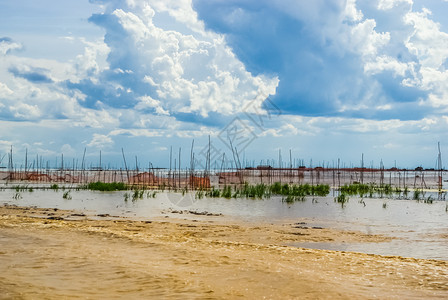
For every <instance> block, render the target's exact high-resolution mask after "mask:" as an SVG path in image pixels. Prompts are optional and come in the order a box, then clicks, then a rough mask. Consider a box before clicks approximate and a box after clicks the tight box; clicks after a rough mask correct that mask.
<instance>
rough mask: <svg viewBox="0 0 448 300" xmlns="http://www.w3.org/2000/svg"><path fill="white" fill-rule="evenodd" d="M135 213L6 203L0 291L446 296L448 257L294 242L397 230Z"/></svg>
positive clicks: (1, 220)
mask: <svg viewBox="0 0 448 300" xmlns="http://www.w3.org/2000/svg"><path fill="white" fill-rule="evenodd" d="M183 217H184V216H183V215H180V214H169V218H154V219H151V220H139V221H136V220H129V219H125V218H118V217H113V216H112V217H111V216H84V214H83V213H80V212H74V211H61V210H53V209H38V208H29V207H28V208H20V207H14V206H2V207H0V291H2V292H1V293H0V299H11V298H12V299H59V298H66V299H72V298H91V299H98V298H107V299H120V298H126V299H129V298H130V299H136V298H140V299H142V298H145V299H148V298H157V299H160V298H164V299H179V298H182V299H238V298H251V299H262V298H266V299H295V298H296V299H307V298H308V299H316V298H321V299H335V298H336V299H344V298H345V299H346V298H356V299H372V298H380V299H403V298H406V299H422V298H441V299H442V298H446V297H448V262H447V261H437V260H423V259H413V258H402V257H398V256H379V255H369V254H362V253H350V252H337V251H325V250H312V249H305V248H294V247H290V246H287V245H290V244H294V243H299V242H328V241H334V242H346V243H380V242H383V241H388V240H389V239H390V238H388V237H384V236H378V235H367V234H363V233H361V232H355V231H340V230H334V229H329V228H313V227H310V226H308V225H307V224H306V222H305V223H304V222H303V220H298V221H297V222H295V223H294V222H291V223H283V224H255V223H245V222H241V221H240V222H236V221H235V220H230V219H227V218H225V216H224V217H222V216H188V218H187V219H184V218H183Z"/></svg>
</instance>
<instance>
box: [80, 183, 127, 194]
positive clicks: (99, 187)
mask: <svg viewBox="0 0 448 300" xmlns="http://www.w3.org/2000/svg"><path fill="white" fill-rule="evenodd" d="M86 188H87V189H88V190H93V191H102V192H113V191H125V190H128V189H129V188H128V186H127V185H126V184H124V183H123V182H111V183H106V182H100V181H97V182H91V183H89V184H87V186H86Z"/></svg>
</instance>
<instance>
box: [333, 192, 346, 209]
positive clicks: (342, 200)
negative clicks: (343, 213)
mask: <svg viewBox="0 0 448 300" xmlns="http://www.w3.org/2000/svg"><path fill="white" fill-rule="evenodd" d="M334 202H337V203H341V205H342V207H344V205H345V203H347V202H348V196H347V195H346V194H344V193H340V194H339V195H338V196H337V197H336V198H334Z"/></svg>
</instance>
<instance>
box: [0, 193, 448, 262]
mask: <svg viewBox="0 0 448 300" xmlns="http://www.w3.org/2000/svg"><path fill="white" fill-rule="evenodd" d="M66 191H67V190H66ZM128 193H130V192H128ZM19 194H20V197H19V198H18V199H15V198H14V196H15V195H16V191H15V190H3V191H0V203H8V204H16V205H19V206H37V207H41V208H59V209H67V210H82V211H84V212H86V213H87V214H90V215H96V214H110V215H112V216H124V217H130V218H136V219H142V218H144V219H147V218H153V217H157V216H163V215H168V216H172V217H180V216H182V218H197V216H195V215H189V214H182V215H178V214H171V213H170V210H177V211H179V210H189V211H198V212H205V211H206V212H210V213H214V214H223V217H216V218H236V219H240V220H241V219H243V220H245V221H251V222H260V221H261V222H270V223H275V222H291V223H294V222H306V225H305V226H322V227H333V228H339V229H350V230H359V231H362V232H365V233H370V234H384V235H388V236H392V237H396V238H397V239H394V240H392V241H391V242H383V243H362V244H353V243H340V244H335V243H306V244H304V243H301V244H292V245H291V246H298V247H307V248H316V249H327V250H342V251H355V252H365V253H374V254H382V255H400V256H407V257H415V258H427V259H442V260H448V252H447V251H446V247H447V245H448V212H447V211H446V205H447V202H445V201H434V202H433V203H432V204H427V203H423V202H417V201H414V200H390V199H370V198H366V199H364V200H363V201H364V202H360V200H361V199H359V198H355V197H352V198H350V200H349V202H348V203H346V204H345V205H344V207H342V206H341V205H340V204H338V203H335V202H334V200H333V197H330V196H329V197H316V198H315V199H314V200H313V198H307V200H306V201H304V202H295V203H293V204H286V203H284V202H282V198H281V197H272V198H270V199H263V200H252V199H224V198H202V199H195V197H194V194H193V193H187V194H185V195H182V194H180V193H167V192H159V193H158V194H157V195H156V197H155V198H152V197H147V194H145V195H144V197H143V199H137V200H135V201H133V200H132V195H131V197H130V198H129V199H128V200H127V201H125V200H124V199H125V197H124V194H125V192H96V191H85V190H81V191H75V190H72V191H70V196H71V197H72V199H70V200H68V199H63V194H64V191H63V190H59V191H53V190H46V191H43V190H35V191H33V192H28V191H27V192H20V193H19ZM384 203H386V208H384V207H383V204H384Z"/></svg>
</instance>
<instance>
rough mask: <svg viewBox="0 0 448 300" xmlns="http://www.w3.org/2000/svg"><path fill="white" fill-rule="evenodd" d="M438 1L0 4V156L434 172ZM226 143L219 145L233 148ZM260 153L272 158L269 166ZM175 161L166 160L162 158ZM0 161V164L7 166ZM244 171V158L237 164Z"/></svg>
mask: <svg viewBox="0 0 448 300" xmlns="http://www.w3.org/2000/svg"><path fill="white" fill-rule="evenodd" d="M447 13H448V1H444V0H437V1H436V0H425V1H422V0H374V1H367V0H347V1H342V0H320V1H297V0H295V1H291V0H283V1H272V0H270V1H267V0H258V1H255V0H239V1H232V0H227V1H223V0H213V1H212V0H177V1H174V0H172V1H161V0H160V1H159V0H146V1H143V0H127V1H114V0H90V1H88V0H67V1H63V2H61V1H55V0H44V1H39V2H36V1H31V0H23V1H1V2H0V126H1V128H2V133H1V135H0V159H1V158H2V157H4V155H5V154H6V153H8V151H9V149H10V147H11V146H13V149H14V153H15V161H16V164H17V165H18V166H20V164H23V161H24V154H25V150H26V149H28V153H29V155H30V156H31V157H36V155H39V156H42V157H43V158H44V159H45V160H49V161H50V162H51V163H52V164H55V163H56V157H59V159H60V156H61V155H62V154H64V157H65V158H66V161H68V162H70V164H73V163H75V164H76V162H77V161H80V160H81V159H82V155H83V152H84V149H86V153H87V159H88V161H90V163H91V164H96V163H97V161H98V158H99V152H100V151H101V153H102V156H103V162H107V163H109V164H110V165H111V166H114V167H121V166H122V155H121V149H122V148H124V150H125V153H126V155H127V156H128V159H130V160H133V161H135V159H134V157H135V156H137V157H138V162H139V164H141V165H140V167H146V166H148V165H149V162H151V163H152V164H154V165H158V166H168V165H169V153H170V148H171V147H172V148H173V157H178V152H179V148H182V153H181V163H182V167H187V166H189V160H190V147H191V143H192V141H193V139H194V152H195V157H196V159H197V166H201V165H202V164H203V163H204V162H203V159H204V149H206V148H207V145H208V136H209V135H210V137H211V144H212V148H213V149H214V151H213V155H212V160H216V161H217V164H219V165H220V164H221V161H222V157H223V155H224V158H225V161H227V163H228V164H229V165H230V164H232V163H233V157H232V152H231V150H230V149H231V147H234V148H236V149H237V151H238V153H239V156H240V160H241V161H248V162H250V163H254V164H259V163H261V161H262V160H263V162H262V163H270V164H273V165H278V164H279V151H280V152H281V153H282V155H281V156H282V162H283V163H284V164H289V151H290V150H291V154H292V159H293V160H294V161H296V163H298V162H299V160H303V161H304V163H305V164H306V165H310V163H311V160H312V161H313V165H322V164H325V165H327V164H330V165H332V164H333V163H334V162H335V161H337V159H338V158H340V159H341V160H342V161H343V162H344V163H345V164H346V165H347V166H348V165H355V166H356V165H359V164H360V159H361V156H362V154H363V153H364V157H365V161H366V164H368V165H371V164H373V165H374V166H378V165H379V163H380V161H381V160H382V161H383V163H384V164H385V165H386V166H394V165H395V164H397V166H401V167H408V168H413V167H416V166H420V165H422V166H425V167H429V168H430V167H434V166H435V162H436V158H437V142H438V141H440V142H441V146H442V154H444V153H446V152H447V150H448V148H447V144H446V143H447V142H446V141H447V137H448V134H447V132H448V115H447V111H448V86H447V85H446V82H447V79H448V19H447V18H446V15H447ZM230 141H232V146H230ZM268 160H269V161H268ZM173 161H174V160H173ZM6 163H7V159H5V158H4V159H3V161H2V162H1V163H0V166H4V165H5V164H6ZM243 164H244V163H243Z"/></svg>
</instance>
